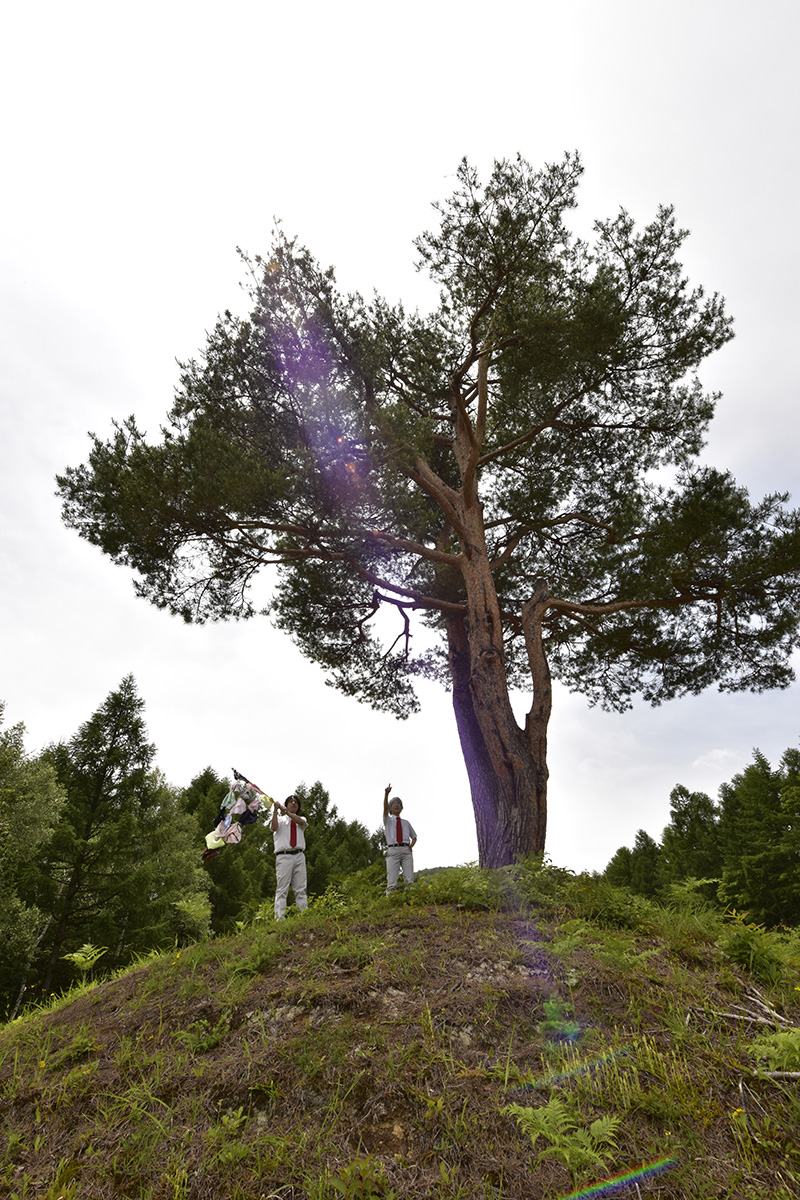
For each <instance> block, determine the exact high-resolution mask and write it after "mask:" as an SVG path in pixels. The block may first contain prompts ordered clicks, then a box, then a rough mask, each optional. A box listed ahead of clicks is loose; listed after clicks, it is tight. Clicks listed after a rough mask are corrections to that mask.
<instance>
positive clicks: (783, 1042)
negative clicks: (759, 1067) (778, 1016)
mask: <svg viewBox="0 0 800 1200" xmlns="http://www.w3.org/2000/svg"><path fill="white" fill-rule="evenodd" d="M747 1048H748V1050H749V1051H750V1052H751V1054H753V1056H754V1057H755V1058H759V1059H765V1060H766V1062H767V1064H768V1066H769V1069H770V1070H772V1071H791V1072H794V1071H800V1029H786V1030H781V1031H780V1032H779V1033H770V1034H766V1035H765V1036H764V1037H760V1038H757V1039H756V1040H755V1041H754V1042H751V1043H750V1045H749V1046H748V1047H747Z"/></svg>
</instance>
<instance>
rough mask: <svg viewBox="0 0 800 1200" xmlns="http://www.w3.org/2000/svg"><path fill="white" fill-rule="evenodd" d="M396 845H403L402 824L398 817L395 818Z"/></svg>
mask: <svg viewBox="0 0 800 1200" xmlns="http://www.w3.org/2000/svg"><path fill="white" fill-rule="evenodd" d="M397 844H398V846H402V844H403V822H402V821H401V820H400V818H399V817H398V818H397Z"/></svg>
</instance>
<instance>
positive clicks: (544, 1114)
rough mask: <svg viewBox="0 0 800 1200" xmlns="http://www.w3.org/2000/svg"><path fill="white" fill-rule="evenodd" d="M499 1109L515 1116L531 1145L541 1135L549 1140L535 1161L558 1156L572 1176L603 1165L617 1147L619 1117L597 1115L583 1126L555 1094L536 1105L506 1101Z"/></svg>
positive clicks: (574, 1178)
mask: <svg viewBox="0 0 800 1200" xmlns="http://www.w3.org/2000/svg"><path fill="white" fill-rule="evenodd" d="M501 1111H502V1112H503V1113H505V1114H507V1115H509V1116H512V1117H516V1119H517V1123H518V1124H519V1126H520V1128H521V1129H522V1130H524V1132H525V1133H527V1134H528V1136H529V1137H530V1139H531V1144H532V1146H533V1148H534V1149H536V1143H537V1142H538V1141H539V1139H540V1138H544V1139H545V1141H546V1142H548V1143H549V1145H547V1146H545V1147H544V1149H543V1150H540V1151H539V1154H538V1155H537V1158H536V1162H537V1164H538V1163H540V1162H542V1160H543V1159H545V1158H555V1159H558V1160H559V1161H560V1162H562V1163H563V1164H564V1166H565V1167H566V1168H567V1170H568V1171H569V1172H570V1174H571V1175H572V1178H573V1180H577V1177H578V1176H579V1175H580V1173H581V1172H582V1171H584V1170H585V1169H586V1168H587V1167H605V1165H606V1161H607V1159H608V1158H610V1156H611V1154H612V1153H613V1152H614V1151H615V1150H616V1149H617V1140H616V1133H617V1130H618V1129H619V1125H620V1120H619V1118H618V1117H612V1116H605V1117H598V1118H597V1120H595V1121H592V1123H591V1125H589V1127H588V1128H583V1126H581V1125H579V1124H578V1121H577V1120H576V1118H575V1116H574V1115H573V1113H571V1112H570V1110H569V1109H568V1108H567V1106H566V1105H565V1104H564V1102H563V1101H562V1100H560V1099H559V1098H558V1096H553V1097H551V1099H550V1100H549V1101H548V1102H547V1104H544V1105H542V1106H541V1107H539V1108H525V1107H523V1106H522V1105H520V1104H509V1105H506V1107H505V1108H503V1109H501Z"/></svg>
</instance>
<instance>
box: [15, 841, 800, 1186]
mask: <svg viewBox="0 0 800 1200" xmlns="http://www.w3.org/2000/svg"><path fill="white" fill-rule="evenodd" d="M798 1026H800V939H798V937H797V934H796V932H795V933H794V934H792V933H787V934H785V935H779V934H773V933H765V932H764V931H762V930H759V929H755V928H753V927H750V926H748V925H747V924H746V923H745V922H744V921H743V920H741V919H733V920H731V919H730V918H727V919H726V918H724V917H723V915H722V914H720V913H718V912H715V911H714V910H711V909H708V908H706V907H705V906H704V905H703V903H702V902H701V901H698V900H696V899H695V898H693V896H692V894H691V893H690V892H689V891H686V893H685V894H684V896H683V898H682V899H681V900H680V902H676V903H674V904H672V905H671V906H670V907H668V908H665V907H660V906H656V905H652V904H648V903H646V902H644V901H641V900H637V899H636V898H634V897H631V896H630V895H628V894H627V893H625V892H622V891H619V890H616V889H612V888H610V887H609V886H608V885H606V884H604V883H602V882H601V881H598V880H594V879H591V878H588V877H585V876H583V877H574V876H571V875H570V874H569V873H567V872H563V871H558V870H554V869H552V868H548V867H541V866H537V865H536V864H534V863H530V864H526V865H524V866H522V867H520V868H517V869H515V870H514V871H506V872H495V873H485V872H480V871H478V870H477V869H475V868H457V869H454V870H446V871H442V872H439V873H438V874H436V875H434V876H432V877H430V879H429V880H428V881H425V882H422V883H420V884H418V885H416V886H415V888H413V889H410V890H409V893H408V894H407V895H405V896H395V897H391V898H388V899H387V898H385V897H383V896H382V895H380V884H379V881H378V879H377V878H376V876H375V873H374V871H372V870H371V872H367V873H365V876H364V877H363V878H361V879H356V880H354V881H352V882H351V883H350V884H349V885H348V886H347V890H346V891H345V892H340V893H329V894H327V895H326V896H325V897H323V898H322V899H321V900H320V901H318V902H317V903H316V904H315V905H314V906H312V909H311V910H309V911H308V912H307V913H305V914H302V915H299V914H297V915H294V916H291V917H290V918H289V919H287V920H286V921H285V922H283V923H282V924H280V925H277V926H276V925H275V924H273V923H272V921H271V920H269V919H268V917H266V916H264V917H263V919H261V920H254V921H253V923H252V924H249V925H247V926H246V927H244V928H243V929H242V930H241V932H240V933H239V934H238V935H237V936H234V937H229V938H226V939H217V940H211V941H207V942H202V943H199V944H197V945H193V946H189V947H186V948H183V949H181V950H176V951H175V952H173V953H171V954H167V955H161V956H160V957H157V958H152V959H150V960H148V961H147V962H145V963H142V964H140V965H139V966H137V967H136V968H134V969H131V970H129V971H128V972H127V973H125V974H123V975H121V976H119V977H117V978H115V979H112V980H108V981H106V982H101V983H97V984H94V985H87V986H85V987H81V988H76V989H75V990H74V991H73V993H71V995H70V996H68V997H65V998H61V999H59V1000H57V1001H54V1003H53V1005H52V1007H51V1008H49V1009H48V1010H44V1009H42V1010H39V1011H36V1012H34V1013H29V1014H28V1015H26V1016H25V1017H23V1018H22V1019H19V1020H17V1021H15V1022H14V1023H13V1024H11V1025H6V1026H4V1027H2V1028H0V1118H2V1135H0V1196H3V1197H9V1198H16V1197H19V1198H20V1200H22V1198H23V1197H24V1198H26V1200H59V1198H60V1200H71V1198H78V1200H83V1198H86V1200H104V1198H106V1197H109V1198H110V1197H130V1198H131V1200H133V1198H136V1200H200V1198H205V1197H213V1198H214V1200H220V1198H223V1197H224V1198H225V1200H277V1198H281V1200H332V1198H336V1197H342V1196H344V1197H352V1198H379V1197H380V1198H384V1200H389V1198H391V1197H394V1198H395V1200H406V1198H409V1200H410V1198H411V1197H414V1198H415V1200H419V1198H420V1197H436V1198H437V1200H438V1198H441V1200H450V1198H456V1197H463V1198H464V1200H484V1198H485V1200H490V1198H491V1200H501V1198H502V1200H539V1198H542V1200H548V1198H556V1197H568V1196H572V1197H577V1196H580V1197H593V1196H601V1195H604V1196H605V1195H612V1194H613V1195H615V1196H617V1195H621V1196H631V1197H643V1196H659V1197H664V1198H665V1197H669V1198H675V1200H677V1198H681V1200H685V1198H687V1197H698V1198H701V1197H702V1198H711V1197H747V1198H748V1200H754V1198H756V1200H757V1198H762V1200H781V1198H784V1197H794V1196H798V1195H800V1149H799V1148H798V1130H799V1129H800V1100H798V1073H800V1029H798V1028H797V1027H798ZM602 1185H605V1186H602Z"/></svg>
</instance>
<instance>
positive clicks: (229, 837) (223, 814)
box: [203, 771, 273, 858]
mask: <svg viewBox="0 0 800 1200" xmlns="http://www.w3.org/2000/svg"><path fill="white" fill-rule="evenodd" d="M233 775H234V780H233V783H232V784H231V790H230V791H229V792H228V794H227V795H226V796H225V798H224V800H223V801H222V804H221V806H220V810H219V812H218V813H217V816H216V824H215V826H214V828H213V829H212V831H211V833H209V834H208V835H207V836H206V849H205V850H204V851H203V858H212V857H213V856H214V855H216V854H219V852H220V850H222V849H223V847H225V846H236V845H238V843H239V842H240V841H241V840H242V833H243V832H244V826H246V825H252V824H253V823H254V822H255V821H256V820H258V810H259V808H260V807H261V805H262V803H263V802H264V801H266V802H267V803H268V804H271V803H272V802H273V801H272V797H271V796H268V795H267V794H266V792H262V791H261V788H259V787H257V786H256V784H254V783H250V782H249V781H248V780H247V779H245V777H244V776H243V775H240V774H239V772H238V771H234V772H233Z"/></svg>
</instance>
